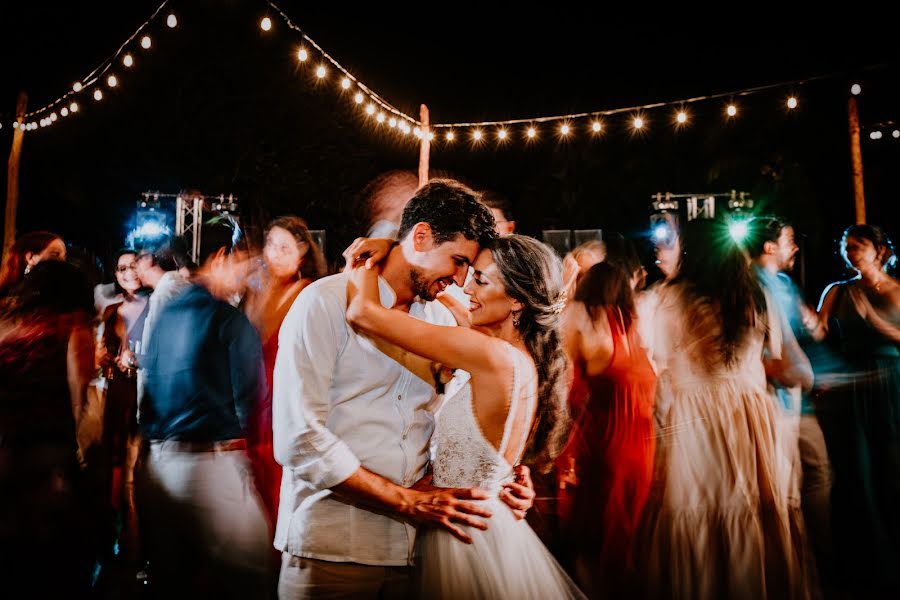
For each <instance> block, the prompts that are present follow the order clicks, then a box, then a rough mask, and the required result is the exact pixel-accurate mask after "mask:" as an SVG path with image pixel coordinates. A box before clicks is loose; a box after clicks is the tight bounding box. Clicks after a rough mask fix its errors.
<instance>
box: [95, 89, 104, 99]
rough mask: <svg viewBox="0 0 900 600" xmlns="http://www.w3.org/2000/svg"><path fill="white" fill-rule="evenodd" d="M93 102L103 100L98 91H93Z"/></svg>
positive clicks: (101, 93)
mask: <svg viewBox="0 0 900 600" xmlns="http://www.w3.org/2000/svg"><path fill="white" fill-rule="evenodd" d="M94 100H103V92H102V91H100V90H94Z"/></svg>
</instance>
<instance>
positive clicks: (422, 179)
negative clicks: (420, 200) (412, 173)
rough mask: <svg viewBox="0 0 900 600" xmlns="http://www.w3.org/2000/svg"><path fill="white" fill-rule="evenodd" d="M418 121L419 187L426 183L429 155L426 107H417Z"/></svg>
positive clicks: (429, 145)
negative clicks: (420, 132)
mask: <svg viewBox="0 0 900 600" xmlns="http://www.w3.org/2000/svg"><path fill="white" fill-rule="evenodd" d="M419 120H421V121H422V139H421V141H420V143H419V187H422V186H423V185H425V184H426V183H428V179H429V177H428V160H429V156H430V153H431V140H429V139H428V137H429V136H428V134H429V133H430V132H431V121H430V120H429V118H428V107H427V106H425V105H424V104H422V105H421V106H419Z"/></svg>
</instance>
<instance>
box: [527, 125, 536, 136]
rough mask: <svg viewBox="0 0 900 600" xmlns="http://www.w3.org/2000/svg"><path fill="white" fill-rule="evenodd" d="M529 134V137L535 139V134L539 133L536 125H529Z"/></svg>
mask: <svg viewBox="0 0 900 600" xmlns="http://www.w3.org/2000/svg"><path fill="white" fill-rule="evenodd" d="M527 135H528V137H529V138H532V139H533V138H534V136H536V135H537V131H536V130H535V129H534V127H529V128H528V132H527Z"/></svg>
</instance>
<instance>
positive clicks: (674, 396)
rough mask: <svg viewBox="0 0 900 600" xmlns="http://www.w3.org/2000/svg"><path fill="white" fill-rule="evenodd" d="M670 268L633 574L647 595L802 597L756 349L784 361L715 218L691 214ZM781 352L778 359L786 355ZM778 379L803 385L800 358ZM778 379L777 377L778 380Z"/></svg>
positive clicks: (799, 550)
mask: <svg viewBox="0 0 900 600" xmlns="http://www.w3.org/2000/svg"><path fill="white" fill-rule="evenodd" d="M681 243H682V250H683V253H682V256H681V261H680V265H679V269H678V274H677V275H676V276H675V277H674V278H673V279H672V281H671V282H670V283H668V284H666V285H665V286H663V287H662V289H661V290H660V292H659V294H660V298H659V303H658V305H657V307H656V309H655V311H654V312H653V313H652V315H651V316H650V318H651V319H652V324H651V326H652V328H653V329H655V330H657V331H656V335H655V338H654V341H653V352H654V356H655V358H656V367H657V374H658V378H659V379H658V381H659V386H660V387H661V388H668V390H667V391H666V392H665V393H663V394H660V395H659V396H658V400H659V399H660V398H665V399H667V405H666V406H662V407H660V410H659V418H660V421H661V426H660V428H659V438H658V444H659V445H660V450H659V452H658V454H657V468H656V480H655V482H654V485H655V486H658V490H657V491H656V492H654V494H653V496H652V497H653V500H652V501H650V502H648V505H647V506H648V509H647V521H646V531H647V535H648V537H647V540H646V546H645V547H644V552H643V553H642V555H643V556H644V560H646V564H645V565H642V567H643V574H644V575H645V576H646V578H647V584H648V588H649V589H648V590H647V591H648V594H649V595H650V596H654V597H674V598H725V597H729V598H730V597H748V598H762V597H766V596H785V597H787V596H790V597H805V596H807V595H808V594H809V593H810V587H811V586H813V585H814V581H813V580H812V579H811V578H810V577H809V576H808V574H807V571H806V567H807V565H804V564H803V562H802V559H801V557H802V556H803V555H804V544H805V540H804V539H803V538H802V537H797V534H798V533H799V532H802V530H803V524H802V516H801V515H800V514H798V513H796V512H793V511H791V510H790V507H789V502H788V490H787V489H786V488H785V487H784V486H783V485H781V483H780V480H779V478H778V473H777V466H778V461H779V455H778V452H779V444H778V439H777V429H776V419H777V413H776V412H775V407H774V406H773V404H772V402H771V400H770V399H769V396H768V393H767V390H766V370H765V366H764V362H763V360H764V354H767V355H768V356H769V357H770V359H772V360H778V359H782V346H783V330H782V327H781V319H780V318H779V317H778V315H777V314H776V313H773V310H772V309H771V308H770V307H769V302H768V300H767V299H766V297H765V295H764V292H763V291H762V290H761V289H760V288H759V286H758V284H757V283H756V281H755V278H754V277H753V274H752V272H751V270H750V264H749V261H748V260H747V257H746V255H745V254H744V252H743V250H742V249H741V248H740V247H738V245H737V244H736V243H735V242H734V241H733V240H732V239H731V237H730V236H729V233H728V224H727V223H726V222H724V221H712V220H695V221H691V222H690V223H689V224H688V225H687V227H686V229H685V232H684V236H683V238H682V239H681ZM785 358H787V357H785ZM782 371H783V373H785V374H787V373H791V372H793V373H795V374H796V379H795V380H794V381H785V383H786V384H788V385H798V384H802V383H809V380H810V379H811V377H812V371H811V369H810V367H809V363H808V362H807V363H806V364H801V365H799V366H798V368H797V369H795V370H794V371H791V369H789V368H783V369H782ZM785 379H786V377H785Z"/></svg>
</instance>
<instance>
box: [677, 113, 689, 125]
mask: <svg viewBox="0 0 900 600" xmlns="http://www.w3.org/2000/svg"><path fill="white" fill-rule="evenodd" d="M675 120H676V121H677V122H678V123H679V124H680V125H684V124H685V123H687V113H686V112H684V111H683V110H680V111H678V114H677V115H675Z"/></svg>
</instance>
